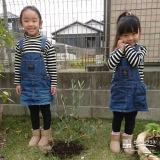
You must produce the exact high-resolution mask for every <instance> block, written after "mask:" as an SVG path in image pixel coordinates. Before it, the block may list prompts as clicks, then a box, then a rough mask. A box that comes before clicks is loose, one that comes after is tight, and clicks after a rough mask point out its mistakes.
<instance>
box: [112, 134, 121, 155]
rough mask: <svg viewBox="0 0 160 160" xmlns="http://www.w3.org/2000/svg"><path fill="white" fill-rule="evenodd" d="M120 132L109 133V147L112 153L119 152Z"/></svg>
mask: <svg viewBox="0 0 160 160" xmlns="http://www.w3.org/2000/svg"><path fill="white" fill-rule="evenodd" d="M120 137H121V136H120V133H118V134H114V133H111V143H110V149H111V150H112V152H114V153H119V152H120V150H121V149H120Z"/></svg>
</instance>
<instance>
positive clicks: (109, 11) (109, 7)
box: [105, 0, 111, 60]
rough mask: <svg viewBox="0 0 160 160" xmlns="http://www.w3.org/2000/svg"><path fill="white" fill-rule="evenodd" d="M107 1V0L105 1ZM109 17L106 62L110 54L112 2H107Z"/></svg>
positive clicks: (109, 0) (107, 19) (107, 20)
mask: <svg viewBox="0 0 160 160" xmlns="http://www.w3.org/2000/svg"><path fill="white" fill-rule="evenodd" d="M105 1H106V0H105ZM106 5H107V17H106V22H107V24H106V52H105V53H106V60H107V59H108V57H109V53H110V25H111V0H107V4H106Z"/></svg>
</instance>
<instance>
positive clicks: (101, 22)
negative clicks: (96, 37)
mask: <svg viewBox="0 0 160 160" xmlns="http://www.w3.org/2000/svg"><path fill="white" fill-rule="evenodd" d="M91 22H96V23H98V24H102V25H103V24H104V23H103V21H97V20H95V19H91V20H89V21H87V22H86V23H85V24H88V23H91Z"/></svg>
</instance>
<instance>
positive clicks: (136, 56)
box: [107, 44, 147, 82]
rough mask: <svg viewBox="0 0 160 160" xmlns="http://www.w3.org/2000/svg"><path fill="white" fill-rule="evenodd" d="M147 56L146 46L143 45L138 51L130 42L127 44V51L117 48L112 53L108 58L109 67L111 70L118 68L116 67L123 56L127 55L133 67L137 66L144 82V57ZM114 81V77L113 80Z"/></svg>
mask: <svg viewBox="0 0 160 160" xmlns="http://www.w3.org/2000/svg"><path fill="white" fill-rule="evenodd" d="M146 56H147V49H146V47H145V46H141V45H140V48H139V50H138V51H137V52H136V51H134V47H131V46H130V45H128V44H125V51H124V52H122V51H121V50H120V49H115V50H114V51H113V52H111V53H110V56H109V58H108V60H107V65H108V68H109V69H111V70H114V72H115V70H116V67H117V66H118V64H119V63H120V61H121V58H122V57H126V58H127V59H128V62H129V63H130V65H131V66H132V67H135V66H137V67H138V71H139V75H140V79H141V81H142V82H143V77H144V74H143V69H144V59H145V57H146ZM112 81H113V77H112V80H111V82H112Z"/></svg>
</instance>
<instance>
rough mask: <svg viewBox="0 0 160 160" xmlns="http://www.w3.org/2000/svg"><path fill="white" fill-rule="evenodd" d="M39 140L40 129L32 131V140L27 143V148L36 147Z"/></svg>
mask: <svg viewBox="0 0 160 160" xmlns="http://www.w3.org/2000/svg"><path fill="white" fill-rule="evenodd" d="M40 138H41V134H40V129H35V130H33V129H32V138H31V140H30V141H29V146H37V144H38V142H39V140H40Z"/></svg>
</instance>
